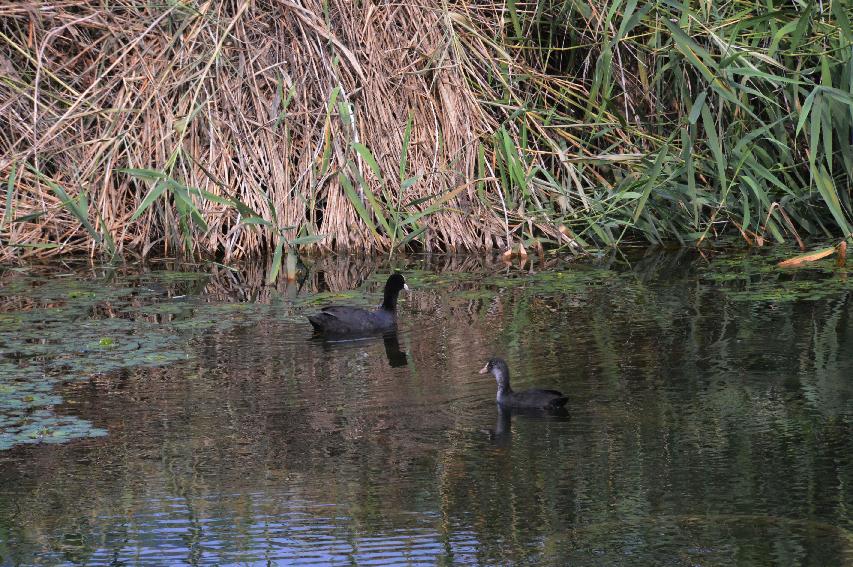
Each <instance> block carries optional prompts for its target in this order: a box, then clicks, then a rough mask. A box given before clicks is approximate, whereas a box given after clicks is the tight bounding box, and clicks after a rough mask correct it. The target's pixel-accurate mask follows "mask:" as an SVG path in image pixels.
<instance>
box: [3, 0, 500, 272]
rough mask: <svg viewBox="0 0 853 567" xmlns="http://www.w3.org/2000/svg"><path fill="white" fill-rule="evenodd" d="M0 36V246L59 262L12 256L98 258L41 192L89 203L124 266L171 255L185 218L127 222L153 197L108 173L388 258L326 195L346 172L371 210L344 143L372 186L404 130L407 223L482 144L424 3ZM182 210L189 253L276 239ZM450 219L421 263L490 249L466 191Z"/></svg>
mask: <svg viewBox="0 0 853 567" xmlns="http://www.w3.org/2000/svg"><path fill="white" fill-rule="evenodd" d="M0 32H1V33H2V36H0V66H2V68H3V69H4V75H5V78H4V80H3V81H2V83H0V101H2V102H0V104H2V112H0V121H2V124H0V126H2V127H0V131H1V132H0V136H2V138H0V140H2V141H0V146H2V152H0V155H2V162H0V171H2V173H3V175H4V177H6V178H8V176H10V175H11V174H12V173H13V172H16V173H17V175H16V179H15V180H14V187H13V189H12V190H11V192H10V203H11V206H12V209H11V210H10V209H5V208H3V209H0V211H3V212H4V213H7V217H11V218H7V219H6V220H7V222H6V223H5V224H4V226H3V232H4V234H3V239H4V240H5V241H6V242H11V243H14V244H30V245H33V244H34V245H44V246H51V245H54V244H58V246H56V247H52V248H26V247H25V248H17V247H11V248H10V247H5V246H4V248H3V255H4V256H6V257H8V256H10V255H18V256H27V255H32V254H34V253H40V254H48V255H49V254H56V253H65V252H69V251H79V250H83V249H90V250H91V249H93V247H94V246H95V242H94V239H93V238H92V235H91V234H89V233H88V232H87V231H86V230H85V229H84V227H82V226H81V223H80V221H79V219H78V218H77V217H76V216H75V215H74V214H72V213H71V212H69V211H68V209H67V207H65V206H63V203H62V200H61V199H60V198H59V197H57V195H56V194H55V192H54V191H52V190H51V188H50V187H49V186H48V185H47V183H46V181H45V180H46V179H50V180H52V181H53V182H55V183H56V184H58V185H59V186H61V187H63V188H64V189H65V190H66V191H67V193H68V195H70V196H72V197H73V198H78V197H79V196H80V195H85V196H86V202H87V204H88V205H89V207H88V210H87V212H88V216H89V219H90V221H91V223H92V225H93V228H94V229H95V230H96V231H97V232H102V233H108V234H109V235H111V236H112V238H113V239H114V240H115V245H116V248H117V249H118V250H119V251H122V250H133V251H139V252H142V253H147V252H148V251H149V250H150V249H152V248H157V249H159V250H161V251H163V252H165V253H170V252H171V251H172V250H173V249H174V248H175V247H182V246H183V245H184V244H185V242H184V239H183V238H182V230H181V223H182V222H184V220H185V219H183V218H182V216H181V213H180V211H179V210H177V207H176V206H174V203H173V202H171V201H170V200H169V199H167V198H163V199H160V200H157V201H155V202H154V204H153V205H152V206H151V207H150V208H148V209H147V210H146V211H145V212H144V213H143V214H142V216H141V217H140V218H139V219H138V220H136V221H135V222H129V221H130V219H131V215H132V214H133V213H134V211H136V210H137V208H138V207H139V206H140V203H141V202H142V200H143V198H144V197H145V196H146V194H147V193H148V192H149V190H150V188H151V187H150V183H148V182H146V181H145V180H143V179H140V178H136V177H133V176H131V175H128V174H126V173H123V172H121V171H119V169H120V168H145V169H152V170H159V171H163V172H165V173H166V174H167V175H168V176H170V177H171V178H174V179H178V180H180V182H181V183H182V184H183V185H185V186H188V187H195V188H199V189H201V190H203V191H206V192H209V193H212V194H214V195H222V196H227V197H231V198H235V199H239V201H241V202H242V203H244V204H245V205H247V206H248V207H250V208H252V209H253V210H254V211H256V212H257V213H258V214H259V215H261V216H262V217H263V218H265V219H268V220H269V219H275V224H277V226H278V227H299V228H298V229H290V230H286V231H285V232H284V234H285V236H288V237H290V238H293V237H295V236H296V235H297V234H323V235H326V237H325V238H324V239H323V240H322V241H321V244H320V245H321V246H322V247H323V248H327V249H336V250H343V249H366V250H373V249H382V248H386V247H387V246H388V245H389V243H388V241H387V240H388V239H387V235H384V234H378V235H374V234H372V233H371V231H370V230H369V229H368V227H367V226H366V224H365V223H364V222H363V220H362V219H361V218H360V217H359V215H358V213H357V212H356V210H355V208H354V207H353V203H352V202H351V201H350V200H349V199H348V198H347V196H346V194H345V192H344V191H343V190H342V188H341V186H340V183H339V181H338V176H337V173H338V172H342V171H343V172H349V171H350V170H351V169H352V168H355V171H359V172H360V174H361V176H362V177H364V178H365V180H366V183H367V187H372V189H373V190H374V191H376V192H377V193H378V194H380V195H381V190H380V186H379V184H378V182H377V181H376V180H375V179H374V178H373V176H372V175H371V172H370V168H369V167H368V166H367V165H365V163H364V160H363V159H362V158H361V156H359V155H358V154H357V153H356V152H354V151H353V149H352V147H351V144H352V143H353V142H360V143H366V144H367V145H369V147H370V149H371V151H372V153H373V155H375V156H376V160H377V161H378V163H379V164H380V165H381V167H382V170H383V171H386V172H396V170H397V169H398V165H399V163H400V157H401V149H402V139H403V135H404V131H405V126H406V123H407V120H408V118H409V116H412V117H413V118H412V121H413V125H412V133H411V141H410V143H409V146H408V151H407V172H410V173H407V174H406V177H410V176H418V180H417V182H415V183H414V184H413V185H411V186H410V187H407V189H406V194H405V197H402V198H403V199H404V201H403V204H405V203H407V202H409V201H413V200H418V199H424V198H427V197H430V196H433V195H438V194H441V193H442V192H445V191H447V190H448V189H449V188H454V187H456V186H458V185H461V184H463V183H465V182H467V181H468V180H469V178H471V176H472V175H473V174H474V160H475V157H476V156H475V148H476V146H475V145H474V144H473V141H474V140H476V139H477V137H478V136H480V135H482V133H483V132H484V130H485V129H487V128H488V127H489V126H488V122H487V120H486V119H485V117H484V116H483V114H482V112H481V111H480V108H479V106H478V104H477V101H475V100H474V99H473V97H472V96H471V94H470V92H469V91H467V90H466V89H465V88H464V79H463V75H462V73H461V71H460V70H459V68H458V65H456V64H455V63H454V62H453V61H452V60H445V61H443V62H441V63H439V64H431V63H430V57H432V56H433V55H434V52H435V50H436V48H438V49H443V50H447V47H446V46H447V42H448V36H449V30H448V25H447V21H446V14H445V13H443V12H442V11H440V10H437V9H436V8H435V5H434V3H432V2H427V1H423V2H410V3H407V4H404V5H399V4H390V5H378V4H376V5H374V4H370V3H368V4H367V5H366V6H364V7H357V6H355V5H354V4H353V3H351V2H342V1H339V2H330V3H329V12H328V14H325V13H324V11H323V3H322V2H320V1H319V0H318V1H316V2H304V3H302V4H297V3H295V2H289V1H286V0H271V1H266V2H245V1H236V2H200V3H173V4H159V3H154V4H151V3H138V2H129V1H118V2H111V3H109V4H104V3H102V2H95V1H92V2H21V3H16V4H14V5H11V6H10V5H6V6H4V7H0ZM333 93H336V99H337V100H336V101H335V104H333V105H331V107H330V104H329V103H330V101H331V99H332V96H333ZM285 102H287V106H286V108H285V106H284V103H285ZM341 110H344V111H349V112H348V114H349V120H345V118H347V117H345V116H342V114H341ZM324 156H325V159H326V161H327V162H328V163H327V164H324V163H323V161H324ZM21 164H26V167H19V166H20V165H21ZM35 171H37V172H40V173H41V174H42V175H43V177H40V176H39V175H38V174H37V173H35ZM360 192H361V193H362V194H363V192H364V189H361V188H360ZM395 196H396V195H395ZM167 197H168V196H167ZM2 201H3V205H0V207H5V202H6V201H5V199H3V200H2ZM193 202H194V204H195V205H196V207H197V208H198V210H199V212H200V214H201V216H202V217H203V220H204V221H205V224H206V225H207V230H205V231H200V230H193V231H192V235H193V238H192V240H191V242H190V243H189V244H188V245H189V247H190V250H191V252H193V253H197V254H202V255H213V254H218V255H223V256H224V257H225V258H232V257H237V256H242V255H245V254H251V253H255V252H258V251H263V250H269V249H270V248H271V245H274V243H275V240H276V238H277V231H276V230H274V228H270V227H258V226H253V227H250V226H248V225H245V224H241V223H240V222H238V221H239V214H240V213H239V211H238V210H236V209H234V208H231V207H228V206H225V205H222V204H218V203H215V202H211V201H208V200H205V199H198V198H195V199H194V200H193ZM429 205H430V201H429V200H428V199H427V200H425V201H424V202H422V203H419V204H416V205H413V206H411V207H410V208H411V210H417V209H418V208H420V209H426V208H428V207H429ZM446 205H448V207H446V208H447V210H443V211H440V212H438V213H436V214H434V215H432V216H431V217H430V218H429V219H428V221H429V229H428V233H429V237H428V238H426V237H425V238H424V239H423V244H424V246H425V247H427V248H435V249H454V248H455V249H470V248H477V247H481V246H483V245H484V244H492V242H485V241H484V240H483V238H482V234H483V233H484V232H485V231H489V230H492V231H495V230H496V229H495V227H497V228H499V227H500V220H499V219H498V218H497V217H496V216H495V215H494V214H492V213H491V212H490V211H488V210H486V209H485V208H484V207H483V205H482V204H480V203H479V201H478V200H477V199H476V198H475V197H474V196H473V188H470V189H468V191H466V192H462V193H460V194H459V195H457V196H455V197H454V198H453V199H452V200H449V201H448V202H447V203H446ZM460 209H461V210H464V211H466V212H467V213H468V214H464V215H461V214H459V213H458V211H459V210H460ZM39 213H40V214H41V216H39V217H38V218H37V219H33V220H32V221H31V222H17V223H9V222H8V221H10V220H12V219H16V218H21V217H24V216H25V215H29V214H39ZM190 220H192V217H190ZM194 228H195V229H197V228H198V227H197V226H196V227H194ZM498 232H500V231H498ZM500 244H502V243H500Z"/></svg>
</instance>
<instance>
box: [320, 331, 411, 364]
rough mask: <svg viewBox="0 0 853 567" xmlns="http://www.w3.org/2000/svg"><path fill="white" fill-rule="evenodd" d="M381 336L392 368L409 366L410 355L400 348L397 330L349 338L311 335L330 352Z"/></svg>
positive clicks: (369, 341)
mask: <svg viewBox="0 0 853 567" xmlns="http://www.w3.org/2000/svg"><path fill="white" fill-rule="evenodd" d="M380 337H381V338H382V342H383V343H384V345H385V357H386V358H387V359H388V365H389V366H390V367H391V368H400V367H403V366H408V364H409V357H408V355H407V354H406V351H404V350H402V349H401V348H400V339H399V337H398V335H397V332H396V331H391V332H388V333H384V334H381V335H380V334H372V335H370V334H368V335H364V336H361V337H348V338H347V339H330V338H328V337H326V336H324V335H322V334H318V333H314V335H313V336H312V337H311V341H312V342H316V343H319V344H321V345H322V347H323V350H324V351H326V352H329V351H332V350H335V349H336V348H341V347H351V346H352V345H353V344H354V343H360V344H364V345H365V346H366V345H368V344H370V343H373V342H375V341H377V340H379V338H380Z"/></svg>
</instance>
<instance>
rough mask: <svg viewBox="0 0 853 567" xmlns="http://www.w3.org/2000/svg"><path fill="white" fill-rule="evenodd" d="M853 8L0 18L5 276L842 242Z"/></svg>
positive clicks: (166, 11)
mask: <svg viewBox="0 0 853 567" xmlns="http://www.w3.org/2000/svg"><path fill="white" fill-rule="evenodd" d="M851 19H853V9H851V8H850V7H848V4H847V3H844V2H837V1H833V2H823V3H802V2H790V3H779V4H778V5H777V4H776V3H773V2H769V3H765V4H762V5H758V4H755V3H752V2H747V1H745V0H740V1H736V2H730V3H724V4H720V3H699V2H685V3H674V2H663V1H660V2H650V3H639V2H636V1H634V0H628V1H624V2H623V1H613V2H607V3H604V4H600V3H591V2H590V3H587V2H583V1H582V0H572V1H556V0H543V1H540V2H535V3H534V2H518V1H515V2H508V3H506V4H479V3H469V2H462V1H457V2H451V3H446V4H441V5H437V4H435V3H432V2H427V1H426V0H418V1H414V2H406V3H394V4H378V3H372V2H367V3H362V4H355V3H351V2H343V1H341V0H328V1H326V2H320V1H319V0H306V1H305V2H302V3H295V2H290V1H289V0H259V1H255V2H247V1H245V0H226V1H218V2H182V3H153V4H152V3H138V2H131V1H130V0H115V1H113V2H110V3H103V2H95V1H91V2H71V1H70V0H60V1H59V2H50V3H48V2H43V1H35V0H33V1H22V2H17V3H13V4H7V5H3V6H0V75H2V77H0V108H2V112H0V176H2V179H3V180H4V181H5V183H4V189H5V191H3V194H2V195H0V197H2V198H0V239H2V246H0V256H2V257H3V258H6V259H8V258H23V257H27V256H31V255H52V254H60V253H67V252H80V251H83V250H87V251H89V252H90V253H92V254H94V253H104V254H114V253H120V252H124V251H134V252H138V253H141V254H143V255H144V254H148V253H150V252H151V251H152V250H156V251H157V252H158V253H165V254H172V253H180V254H182V255H206V256H217V257H221V258H223V259H225V260H229V259H232V258H237V257H241V256H246V255H251V254H255V253H258V252H261V253H268V254H270V255H274V256H276V257H278V258H279V259H280V258H281V257H282V255H283V253H284V251H285V250H287V249H288V248H292V247H299V246H301V247H305V246H308V247H315V248H319V249H328V250H351V249H358V250H365V251H376V250H381V251H385V252H388V251H394V250H398V249H400V248H403V247H407V246H416V247H420V248H424V249H427V250H450V251H453V250H465V249H469V250H470V249H478V248H498V249H505V248H507V247H509V246H511V245H512V244H513V243H515V242H519V241H520V242H522V243H524V244H530V243H531V242H551V243H554V244H559V245H571V246H572V247H573V248H576V247H578V246H580V247H591V246H608V245H615V244H618V243H620V242H624V241H626V240H629V239H630V240H636V239H643V240H647V241H651V242H660V241H664V240H678V241H681V242H684V243H697V242H701V241H703V240H706V239H709V238H716V237H718V236H719V235H721V234H724V233H731V232H735V233H738V234H741V235H742V237H743V238H744V239H745V240H747V241H748V242H750V243H752V244H761V243H763V242H765V241H768V240H775V241H780V242H781V241H791V242H800V241H802V240H805V239H806V238H807V237H812V238H818V239H827V238H838V237H847V236H849V234H850V223H851V216H850V215H851V211H853V209H851V202H850V185H851V179H853V150H851V143H853V140H851V137H853V114H851V113H853V95H851V93H853V68H852V67H853V58H851V51H852V50H853V35H852V34H851V24H850V21H851Z"/></svg>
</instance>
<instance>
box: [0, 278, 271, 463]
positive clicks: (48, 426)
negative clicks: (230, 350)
mask: <svg viewBox="0 0 853 567" xmlns="http://www.w3.org/2000/svg"><path fill="white" fill-rule="evenodd" d="M6 276H7V277H6V278H5V280H4V282H3V287H2V290H0V305H2V308H5V309H7V310H9V309H16V310H15V311H6V312H2V313H0V450H4V449H8V448H10V447H13V446H15V445H19V444H30V443H61V442H64V441H68V440H71V439H76V438H80V437H97V436H102V435H106V433H107V432H106V431H105V430H103V429H99V428H97V427H94V425H93V424H92V423H91V422H89V421H87V420H83V419H79V418H77V417H74V416H60V415H57V414H55V413H54V411H53V407H54V406H57V405H60V404H62V403H63V400H62V397H61V396H59V395H58V394H57V393H56V386H57V385H59V384H62V383H68V382H73V381H79V380H88V379H89V378H91V377H92V376H93V375H97V374H106V373H110V372H115V371H119V370H122V369H126V368H131V367H139V366H147V367H154V366H164V365H168V364H174V363H177V362H181V361H185V360H188V359H189V358H191V357H192V349H190V348H188V339H189V338H190V337H191V336H192V334H193V333H195V332H198V331H203V330H205V329H209V328H211V327H213V326H218V327H227V326H229V325H236V324H241V322H244V321H247V320H249V319H257V318H259V317H260V316H261V313H262V312H263V311H264V310H266V309H268V306H263V305H249V304H238V305H215V304H208V303H204V302H201V301H197V300H196V301H185V300H182V299H174V298H173V297H174V294H175V292H176V291H184V290H185V288H186V286H190V288H191V291H192V292H193V293H198V292H199V291H200V289H201V288H200V287H199V285H200V284H202V283H203V282H205V281H207V279H208V275H207V274H204V273H198V272H190V273H183V272H151V273H147V274H145V275H144V276H132V277H129V278H127V277H125V278H105V279H101V280H81V279H79V278H78V277H76V276H73V277H54V278H50V279H45V278H40V277H36V276H33V275H29V274H27V273H26V272H22V271H16V272H13V273H11V275H10V274H9V273H7V274H6ZM143 280H144V282H145V284H143V285H139V286H134V285H129V284H131V283H133V282H134V281H143ZM151 284H156V285H151ZM187 291H189V290H188V289H187ZM168 294H172V296H173V297H169V295H168ZM237 315H239V316H237Z"/></svg>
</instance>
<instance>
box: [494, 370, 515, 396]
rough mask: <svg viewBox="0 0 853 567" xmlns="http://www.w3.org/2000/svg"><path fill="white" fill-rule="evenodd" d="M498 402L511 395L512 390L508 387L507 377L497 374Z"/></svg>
mask: <svg viewBox="0 0 853 567" xmlns="http://www.w3.org/2000/svg"><path fill="white" fill-rule="evenodd" d="M497 378H498V401H500V400H501V398H505V397H507V396H509V395H511V394H512V388H510V386H509V376H504V375H502V374H500V373H499V374H498V376H497Z"/></svg>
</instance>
